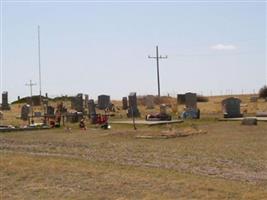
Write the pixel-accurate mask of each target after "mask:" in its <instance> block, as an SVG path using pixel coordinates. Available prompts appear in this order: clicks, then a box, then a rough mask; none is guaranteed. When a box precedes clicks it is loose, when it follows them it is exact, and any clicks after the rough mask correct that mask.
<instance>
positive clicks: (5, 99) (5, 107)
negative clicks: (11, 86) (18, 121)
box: [0, 91, 10, 110]
mask: <svg viewBox="0 0 267 200" xmlns="http://www.w3.org/2000/svg"><path fill="white" fill-rule="evenodd" d="M0 108H1V110H10V106H9V104H8V92H7V91H4V92H3V93H2V104H1V107H0Z"/></svg>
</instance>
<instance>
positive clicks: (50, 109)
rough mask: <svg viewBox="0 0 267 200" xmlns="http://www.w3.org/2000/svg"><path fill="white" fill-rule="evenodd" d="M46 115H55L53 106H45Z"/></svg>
mask: <svg viewBox="0 0 267 200" xmlns="http://www.w3.org/2000/svg"><path fill="white" fill-rule="evenodd" d="M46 114H47V115H48V116H54V114H55V108H54V107H53V106H47V108H46Z"/></svg>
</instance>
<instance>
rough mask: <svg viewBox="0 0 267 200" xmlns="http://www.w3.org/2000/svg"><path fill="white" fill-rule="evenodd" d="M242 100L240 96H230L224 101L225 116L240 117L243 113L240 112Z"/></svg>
mask: <svg viewBox="0 0 267 200" xmlns="http://www.w3.org/2000/svg"><path fill="white" fill-rule="evenodd" d="M240 103H241V100H240V99H238V98H234V97H230V98H227V99H224V100H223V101H222V107H223V113H224V118H238V117H242V116H243V115H242V114H241V113H240Z"/></svg>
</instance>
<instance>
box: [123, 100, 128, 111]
mask: <svg viewBox="0 0 267 200" xmlns="http://www.w3.org/2000/svg"><path fill="white" fill-rule="evenodd" d="M122 109H123V110H127V109H128V101H127V97H122Z"/></svg>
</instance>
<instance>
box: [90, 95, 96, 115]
mask: <svg viewBox="0 0 267 200" xmlns="http://www.w3.org/2000/svg"><path fill="white" fill-rule="evenodd" d="M95 115H96V110H95V102H94V100H93V99H90V100H89V101H88V116H89V118H91V117H92V116H95Z"/></svg>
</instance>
